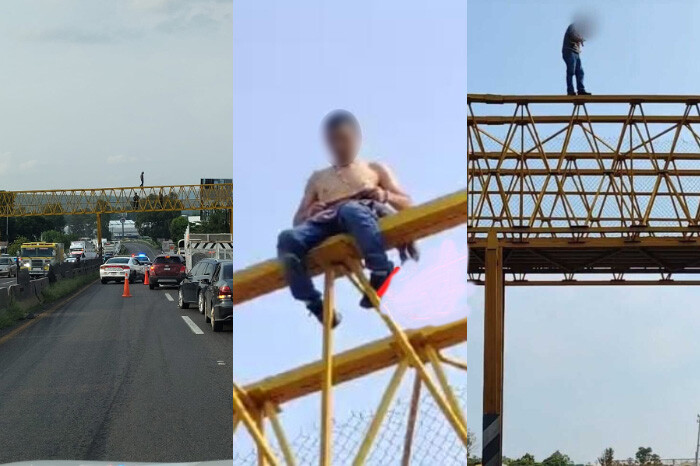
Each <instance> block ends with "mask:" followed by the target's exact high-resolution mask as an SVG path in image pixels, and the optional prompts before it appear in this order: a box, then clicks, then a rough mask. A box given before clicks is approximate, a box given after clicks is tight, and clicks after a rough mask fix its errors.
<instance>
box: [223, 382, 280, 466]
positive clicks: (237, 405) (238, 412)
mask: <svg viewBox="0 0 700 466" xmlns="http://www.w3.org/2000/svg"><path fill="white" fill-rule="evenodd" d="M239 393H243V392H242V391H241V389H240V388H238V386H236V384H235V383H234V384H233V416H234V419H235V418H237V417H238V418H240V420H241V422H243V424H244V425H245V426H246V428H247V429H248V432H249V433H250V436H251V437H252V438H253V441H254V442H255V444H256V445H257V447H258V464H259V465H264V464H265V459H267V461H269V464H270V465H271V466H279V461H277V458H275V454H274V453H272V448H270V445H269V444H268V443H267V440H265V434H264V433H263V432H262V429H261V427H262V416H261V415H260V413H256V414H255V416H256V418H253V416H252V415H251V414H250V413H249V412H248V409H247V408H246V407H245V404H244V403H243V401H242V400H241V397H240V396H239Z"/></svg>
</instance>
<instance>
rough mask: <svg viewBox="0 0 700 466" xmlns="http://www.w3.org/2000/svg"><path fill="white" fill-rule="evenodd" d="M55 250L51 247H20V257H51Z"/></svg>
mask: <svg viewBox="0 0 700 466" xmlns="http://www.w3.org/2000/svg"><path fill="white" fill-rule="evenodd" d="M55 255H56V251H55V250H54V249H53V248H22V257H53V256H55Z"/></svg>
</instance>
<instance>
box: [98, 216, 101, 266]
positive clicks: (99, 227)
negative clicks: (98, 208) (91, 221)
mask: <svg viewBox="0 0 700 466" xmlns="http://www.w3.org/2000/svg"><path fill="white" fill-rule="evenodd" d="M97 254H98V255H99V256H100V259H102V215H101V214H99V213H98V214H97Z"/></svg>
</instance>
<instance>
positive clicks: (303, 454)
mask: <svg viewBox="0 0 700 466" xmlns="http://www.w3.org/2000/svg"><path fill="white" fill-rule="evenodd" d="M454 392H455V396H456V397H457V399H458V400H459V402H460V404H461V405H462V408H463V409H464V410H465V412H466V404H467V388H466V387H460V388H458V389H455V390H454ZM409 411H410V400H403V399H399V400H397V401H396V402H395V403H394V404H393V406H392V408H391V409H390V410H389V411H388V412H387V415H386V417H385V418H384V422H383V423H382V427H381V429H380V430H379V433H378V435H377V437H376V440H375V441H374V444H373V446H372V449H371V452H370V454H369V456H368V458H367V461H366V463H365V464H366V465H367V466H394V465H401V461H402V458H403V455H404V443H405V438H406V430H407V429H406V428H407V425H408V417H409ZM373 416H374V412H373V411H360V412H354V413H353V414H352V415H351V416H350V418H349V419H346V420H344V421H342V422H334V426H333V460H332V464H333V465H335V466H346V465H351V464H352V462H353V459H354V458H355V455H356V454H357V451H358V450H359V448H360V444H361V443H362V440H363V439H364V436H365V433H366V432H367V429H368V427H369V424H370V422H371V421H372V418H373ZM239 429H242V430H245V428H244V427H242V426H240V427H239ZM319 433H320V428H319V427H318V426H314V427H313V428H311V429H310V430H308V431H302V432H300V433H298V434H297V435H296V436H294V437H291V438H290V444H291V449H292V451H293V452H294V455H295V458H296V461H297V464H298V465H299V466H315V465H318V464H319V449H320V444H319V442H320V438H319ZM287 434H289V433H287ZM237 435H244V434H242V433H241V432H240V431H237ZM269 437H271V436H269ZM234 441H235V440H234ZM271 444H272V447H273V450H274V451H275V452H276V454H277V457H278V458H282V454H281V453H280V450H279V448H277V445H276V444H275V443H274V440H271ZM234 450H235V443H234ZM410 458H411V461H410V463H409V464H410V465H411V466H438V465H439V466H462V465H465V464H467V450H466V448H465V447H464V445H463V444H462V443H461V442H460V440H459V438H458V437H457V434H456V433H455V432H454V430H453V429H452V427H451V426H450V424H449V422H448V421H447V419H445V417H444V415H443V414H442V412H441V411H440V408H438V406H437V405H436V404H435V401H434V400H433V398H432V396H430V394H428V393H427V392H426V391H423V393H422V395H421V398H420V402H419V404H418V412H417V416H416V422H415V429H414V433H413V443H412V448H411V456H410ZM233 464H234V466H255V465H257V464H258V463H257V451H256V450H251V451H249V452H247V453H246V452H236V451H234V454H233Z"/></svg>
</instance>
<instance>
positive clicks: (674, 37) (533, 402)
mask: <svg viewBox="0 0 700 466" xmlns="http://www.w3.org/2000/svg"><path fill="white" fill-rule="evenodd" d="M582 5H583V3H582V2H573V1H567V2H562V1H557V0H549V1H542V0H539V1H534V0H533V1H528V2H507V1H504V0H499V1H486V0H470V1H469V6H468V15H469V19H468V32H467V39H468V45H467V50H468V73H467V75H468V84H467V88H468V91H469V92H470V93H492V94H561V93H564V92H565V91H566V87H565V81H564V77H565V68H564V63H563V61H562V59H561V44H562V37H563V34H564V30H565V29H566V27H567V26H568V24H569V23H570V20H571V18H572V16H573V14H574V13H575V12H577V11H579V9H580V8H581V6H582ZM585 5H586V9H587V11H591V10H592V11H594V12H595V14H596V17H597V28H596V34H595V35H594V36H593V37H591V38H590V40H588V41H587V42H586V45H585V47H584V49H583V52H582V55H581V60H582V62H583V68H584V70H585V73H586V88H587V90H589V91H590V92H593V93H594V94H699V93H700V92H699V90H698V84H697V83H698V76H699V75H700V63H698V62H697V61H694V60H689V59H688V52H691V53H692V50H693V46H694V44H697V43H699V42H700V30H698V28H697V27H696V24H695V22H696V19H697V18H698V17H700V16H699V15H700V4H698V3H697V2H688V1H674V0H669V1H664V2H656V1H640V0H637V1H616V2H610V1H588V2H585ZM495 25H497V28H496V27H495ZM665 110H666V109H662V110H661V111H659V113H664V112H665ZM618 111H619V108H618ZM505 299H506V320H505V335H506V340H505V341H506V343H505V382H504V387H505V388H504V396H505V398H504V443H503V451H504V454H505V455H506V456H508V457H511V458H515V457H520V456H522V455H523V454H524V453H526V452H530V453H532V454H534V455H535V457H536V459H538V460H542V459H544V458H545V457H547V456H549V455H550V454H551V453H552V452H553V451H555V450H557V449H558V450H560V451H562V452H563V453H566V454H568V455H569V456H570V457H571V458H572V459H573V460H574V461H575V462H579V463H584V462H588V461H591V462H594V461H595V459H596V457H597V456H599V455H600V454H601V452H602V451H603V449H604V448H606V447H613V448H614V449H615V452H616V456H617V457H618V458H621V459H624V458H628V457H630V456H634V453H635V452H636V450H637V448H638V447H639V446H650V447H652V448H653V450H654V451H655V452H656V453H658V454H659V455H660V456H661V457H662V458H692V457H693V456H694V453H695V442H696V435H697V424H696V414H697V413H698V412H699V411H700V373H698V372H697V371H696V368H697V367H698V366H699V365H700V352H698V351H697V335H698V330H699V329H700V314H698V313H697V312H696V307H697V306H696V303H697V290H696V289H695V288H693V287H685V288H684V287H673V288H670V287H666V288H664V287H644V288H642V287H634V289H630V288H624V287H608V288H600V287H585V288H583V287H569V288H566V287H542V288H530V287H522V288H510V289H508V290H507V291H506V298H505ZM483 305H484V303H483V289H482V288H477V289H476V290H475V291H474V292H473V294H472V295H471V297H470V300H469V308H470V314H469V317H470V320H469V344H468V347H469V350H470V351H469V375H468V386H469V400H468V412H469V415H470V416H469V428H470V430H473V431H474V432H475V433H477V435H478V437H479V439H481V428H482V426H481V419H482V390H483Z"/></svg>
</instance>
